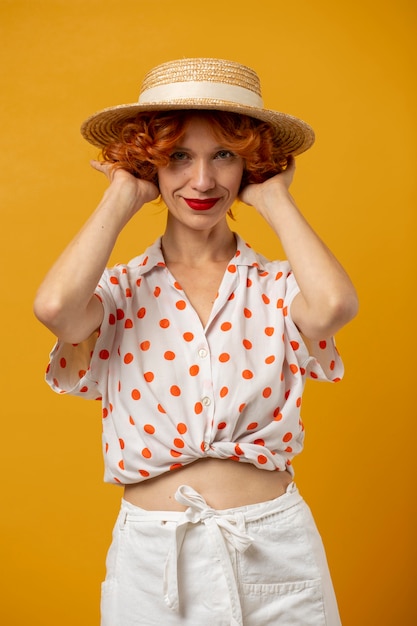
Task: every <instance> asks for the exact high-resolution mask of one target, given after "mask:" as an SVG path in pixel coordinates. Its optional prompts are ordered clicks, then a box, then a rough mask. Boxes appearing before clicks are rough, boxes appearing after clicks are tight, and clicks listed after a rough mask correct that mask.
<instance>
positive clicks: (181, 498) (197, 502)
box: [164, 483, 301, 626]
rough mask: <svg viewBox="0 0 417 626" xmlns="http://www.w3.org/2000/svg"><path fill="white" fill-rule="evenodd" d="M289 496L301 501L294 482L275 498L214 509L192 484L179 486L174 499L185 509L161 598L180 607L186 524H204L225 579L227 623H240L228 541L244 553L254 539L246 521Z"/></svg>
mask: <svg viewBox="0 0 417 626" xmlns="http://www.w3.org/2000/svg"><path fill="white" fill-rule="evenodd" d="M288 496H292V499H294V500H293V503H294V504H295V502H296V501H297V502H298V501H299V500H301V496H300V495H299V494H298V491H297V489H296V487H295V485H294V483H291V485H290V486H289V488H288V489H287V493H286V494H284V495H283V496H280V497H279V498H277V499H276V500H271V501H270V502H267V503H263V504H261V505H254V506H249V507H241V508H237V509H229V510H226V511H217V510H215V509H212V508H211V507H209V506H208V504H207V502H206V501H205V500H204V498H203V497H202V496H201V495H200V494H199V493H198V492H197V491H195V490H194V489H192V487H189V486H187V485H181V486H180V487H179V488H178V490H177V492H176V494H175V499H176V501H177V502H179V503H180V504H182V505H184V506H188V508H187V510H186V511H185V512H184V513H182V514H181V515H180V518H179V519H178V523H177V526H176V531H175V539H174V543H173V545H172V547H171V549H170V551H169V553H168V557H167V560H166V562H165V572H164V599H165V602H166V603H167V605H168V606H169V607H170V608H171V609H173V610H176V611H177V610H178V609H179V593H178V560H179V558H180V555H181V547H182V544H183V541H184V538H185V535H186V532H187V528H188V525H189V524H198V523H203V524H204V525H205V527H206V528H207V530H208V536H209V538H210V541H212V542H213V545H214V547H215V549H216V551H217V554H218V556H219V560H220V563H221V565H222V569H223V573H224V577H225V580H226V585H227V589H228V593H229V599H230V607H231V615H232V618H231V622H230V626H242V611H241V606H240V600H239V592H238V586H237V581H236V577H235V572H234V569H233V565H232V562H231V559H230V554H229V550H228V546H227V543H229V544H230V545H231V546H233V548H235V549H236V550H238V551H239V552H245V550H247V548H248V547H249V546H250V545H251V543H252V542H253V539H252V537H250V535H248V533H247V532H246V528H245V521H252V520H255V519H260V518H261V517H264V516H265V514H272V513H274V512H278V511H279V510H282V508H283V507H282V505H283V504H284V502H283V500H285V499H286V497H288ZM294 496H295V498H294ZM291 504H292V503H291ZM288 505H289V502H288V501H287V503H286V506H285V507H284V508H287V507H288Z"/></svg>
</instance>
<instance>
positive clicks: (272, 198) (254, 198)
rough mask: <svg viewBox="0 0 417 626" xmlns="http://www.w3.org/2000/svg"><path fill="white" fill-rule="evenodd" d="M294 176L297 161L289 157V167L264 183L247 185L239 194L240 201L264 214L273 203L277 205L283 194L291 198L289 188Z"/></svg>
mask: <svg viewBox="0 0 417 626" xmlns="http://www.w3.org/2000/svg"><path fill="white" fill-rule="evenodd" d="M294 174H295V159H294V157H292V156H290V157H288V163H287V167H286V169H285V170H284V171H283V172H280V173H279V174H276V176H273V177H272V178H268V180H265V181H264V182H263V183H258V184H250V185H247V186H246V187H245V188H244V189H243V190H242V191H241V193H240V194H239V199H240V200H241V201H242V202H244V203H245V204H248V205H250V206H253V207H255V208H256V209H257V211H259V213H261V214H264V211H263V209H264V208H266V207H268V205H271V203H272V204H273V205H276V203H277V199H279V198H280V197H281V196H282V194H284V196H287V197H289V196H290V193H289V188H290V186H291V183H292V181H293V178H294Z"/></svg>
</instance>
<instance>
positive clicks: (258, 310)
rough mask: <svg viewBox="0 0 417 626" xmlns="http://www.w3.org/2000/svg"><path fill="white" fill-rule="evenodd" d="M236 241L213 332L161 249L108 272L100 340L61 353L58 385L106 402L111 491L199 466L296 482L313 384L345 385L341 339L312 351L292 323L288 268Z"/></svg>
mask: <svg viewBox="0 0 417 626" xmlns="http://www.w3.org/2000/svg"><path fill="white" fill-rule="evenodd" d="M237 243H238V247H237V252H236V254H235V255H234V257H233V258H232V259H231V261H230V264H229V267H228V271H226V272H225V275H224V277H223V281H222V284H221V286H220V288H219V292H218V295H217V298H216V300H215V302H214V305H213V310H212V312H211V316H210V319H209V321H208V323H207V326H206V328H203V327H202V325H201V322H200V320H199V318H198V316H197V314H196V312H195V311H194V309H193V308H192V306H191V304H190V303H189V301H188V299H187V296H186V294H185V293H184V292H183V290H182V289H181V285H179V284H178V283H177V282H176V280H175V279H174V278H173V276H172V275H171V273H170V272H169V270H168V268H167V267H166V266H165V263H164V259H163V256H162V252H161V242H160V240H158V241H157V242H156V243H155V244H154V245H153V246H151V247H150V248H148V250H147V251H146V252H145V253H144V254H143V255H141V256H139V257H136V258H135V259H133V260H132V261H131V262H130V263H129V264H127V265H117V266H115V267H113V268H111V269H108V270H106V271H105V273H104V274H103V277H102V279H101V281H100V284H99V286H98V288H97V292H96V295H97V297H98V298H99V299H100V300H101V301H102V303H103V307H104V321H103V324H102V327H101V329H100V333H99V334H98V337H97V338H95V337H94V338H91V340H89V341H85V342H83V343H82V344H78V345H70V344H64V343H62V344H61V343H59V342H58V343H57V344H56V346H55V347H54V350H53V352H52V353H51V360H50V363H49V366H48V370H47V374H46V378H47V382H48V383H49V384H50V385H51V387H52V388H53V389H54V390H55V391H57V392H58V393H71V394H73V395H77V396H81V397H84V398H92V399H101V401H102V422H103V453H104V459H105V476H104V479H105V481H106V482H112V483H123V484H129V483H135V482H139V481H142V480H146V479H147V478H151V477H154V476H158V475H160V474H162V473H164V472H168V471H171V470H175V469H177V468H180V467H182V466H183V465H186V464H188V463H192V462H193V461H195V460H196V459H199V458H202V457H214V458H220V459H233V460H235V461H236V462H240V463H242V462H244V463H252V464H254V465H255V466H257V467H258V468H261V469H265V470H271V471H273V470H275V471H283V470H285V469H288V470H289V471H290V472H291V473H293V470H292V467H291V461H292V459H293V457H294V456H295V455H297V454H299V453H300V452H301V450H302V447H303V440H304V426H303V422H302V420H301V416H300V409H301V398H302V394H303V390H304V385H305V382H306V380H308V379H312V380H328V381H337V380H339V379H340V378H341V376H342V375H343V364H342V362H341V359H340V356H339V355H338V352H337V350H336V347H335V345H334V341H333V340H327V341H324V340H323V341H318V342H312V346H310V353H309V352H308V350H307V347H306V345H305V343H304V342H303V339H302V337H301V335H300V333H299V332H298V330H297V327H296V326H295V324H294V323H293V321H292V319H291V315H290V305H291V301H292V299H293V298H294V296H295V295H296V294H297V293H298V291H299V289H298V286H297V284H296V281H295V278H294V276H293V274H292V273H291V270H290V267H289V265H288V263H287V262H286V261H272V262H270V261H268V260H266V259H265V258H264V257H262V256H261V255H259V254H256V253H255V252H254V251H253V250H252V249H251V248H250V246H248V245H247V244H245V243H244V241H242V239H241V238H240V237H238V236H237Z"/></svg>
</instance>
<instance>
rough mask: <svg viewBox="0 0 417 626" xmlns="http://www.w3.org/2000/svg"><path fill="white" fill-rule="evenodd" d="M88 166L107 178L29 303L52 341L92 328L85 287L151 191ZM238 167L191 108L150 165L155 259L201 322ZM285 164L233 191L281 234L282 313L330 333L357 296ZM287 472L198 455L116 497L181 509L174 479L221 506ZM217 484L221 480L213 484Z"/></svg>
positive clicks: (265, 495)
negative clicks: (288, 302) (291, 277)
mask: <svg viewBox="0 0 417 626" xmlns="http://www.w3.org/2000/svg"><path fill="white" fill-rule="evenodd" d="M92 166H93V167H94V168H95V169H96V170H97V171H99V172H101V173H103V174H104V175H105V176H106V177H107V178H108V180H109V183H110V184H109V187H108V189H107V190H106V192H105V193H104V196H103V198H102V200H101V202H100V203H99V205H98V207H97V208H96V210H95V211H94V212H93V214H92V215H91V217H90V218H89V219H88V220H87V222H86V223H85V225H84V226H83V228H82V229H81V230H80V232H79V233H78V235H77V236H76V237H75V238H74V239H73V241H72V242H70V244H69V245H68V247H67V248H66V249H65V250H64V252H63V253H62V255H61V256H60V257H59V259H58V260H57V261H56V263H55V264H54V265H53V266H52V268H51V269H50V271H49V272H48V274H47V276H46V277H45V279H44V281H43V283H42V284H41V286H40V288H39V291H38V294H37V296H36V300H35V305H34V310H35V314H36V316H37V317H38V318H39V320H40V321H41V322H42V323H43V324H45V325H46V326H47V327H48V328H49V329H50V330H51V331H52V332H53V333H54V334H55V335H56V336H57V337H59V338H60V339H61V340H62V341H66V342H71V343H80V342H81V341H83V340H85V339H87V338H88V337H89V336H90V335H91V334H92V333H93V332H94V331H95V330H96V329H97V328H99V327H100V324H101V322H102V319H103V309H102V305H101V303H100V302H99V300H98V299H97V298H96V297H95V296H93V292H94V289H95V287H96V285H97V283H98V282H99V279H100V277H101V275H102V273H103V271H104V269H105V267H106V265H107V262H108V260H109V257H110V254H111V251H112V249H113V247H114V245H115V243H116V240H117V237H118V235H119V234H120V232H121V231H122V230H123V228H124V227H125V226H126V225H127V224H128V223H129V221H130V220H131V219H132V217H133V216H134V215H135V214H136V213H137V212H138V211H140V209H141V208H142V206H143V205H144V204H145V203H147V202H150V201H152V200H154V199H156V198H157V197H158V196H159V190H158V189H157V187H156V186H155V185H153V184H152V183H149V182H146V181H143V180H139V179H137V178H135V177H134V176H132V175H130V174H129V173H128V172H126V171H124V170H121V169H116V170H114V169H112V168H111V166H110V165H109V164H105V163H100V162H97V161H93V162H92ZM243 168H244V162H243V160H242V159H241V158H240V157H239V156H237V155H235V154H233V153H231V152H229V151H226V150H224V149H223V148H222V146H221V145H219V144H218V140H217V139H216V138H215V137H214V136H213V134H212V132H211V129H210V126H209V123H208V122H207V121H206V120H204V119H202V118H199V117H198V116H193V117H192V118H191V120H190V122H189V124H188V126H187V129H186V133H185V135H184V137H183V138H182V139H181V142H180V145H178V146H177V147H176V149H175V150H174V151H173V153H172V155H171V161H170V165H169V166H167V167H164V168H160V169H159V170H158V179H159V188H160V193H161V196H162V199H163V200H164V202H165V204H166V205H167V207H168V217H167V224H166V229H165V232H164V234H163V237H162V247H163V253H164V257H165V261H166V263H167V266H168V269H169V270H170V271H171V273H172V274H173V275H174V276H175V278H176V279H177V280H178V281H179V282H180V284H181V286H182V288H183V289H184V291H185V292H186V294H187V296H188V298H189V300H190V302H191V304H192V305H193V306H194V308H195V310H196V311H197V313H198V315H199V316H200V320H201V322H202V324H203V325H205V324H206V322H207V320H208V317H209V315H210V311H211V307H212V303H213V300H214V298H215V295H216V293H217V291H218V288H219V285H220V282H221V280H222V277H223V274H224V271H225V269H226V266H227V264H228V262H229V260H230V258H231V257H232V256H233V254H234V252H235V249H236V244H235V239H234V235H233V233H232V231H231V230H230V228H229V226H228V223H227V219H226V214H227V211H228V210H229V209H230V207H231V205H232V204H233V202H234V200H235V199H236V198H237V195H238V191H239V186H240V182H241V178H242V172H243ZM294 173H295V161H294V159H291V158H290V160H289V165H288V167H287V169H286V170H285V171H284V172H282V173H280V174H278V175H277V176H275V177H273V178H271V179H269V180H267V181H266V182H264V183H262V184H257V185H248V186H247V187H246V188H245V189H243V191H242V192H241V194H240V199H241V200H242V201H243V202H244V203H246V204H247V205H249V206H252V207H254V209H255V210H257V211H258V212H259V213H260V214H261V215H262V217H263V218H264V219H265V220H266V221H267V223H268V224H269V226H270V227H271V228H272V230H273V231H274V232H275V234H276V235H277V237H278V238H279V239H280V241H281V244H282V246H283V248H284V250H285V253H286V257H287V259H288V260H289V262H290V264H291V266H292V268H293V271H294V274H295V277H296V279H297V282H298V285H299V287H300V293H299V294H298V295H297V296H296V297H295V298H294V300H293V303H292V308H291V315H292V317H293V320H294V322H295V323H296V324H297V326H298V328H299V329H300V331H301V332H302V333H303V335H304V336H305V338H306V341H307V343H308V340H309V339H312V340H314V339H324V338H326V337H330V336H332V335H334V334H335V333H336V332H337V331H338V330H339V329H340V328H341V327H343V326H344V325H345V324H346V323H347V322H349V321H350V320H351V319H352V318H353V317H354V316H355V315H356V312H357V308H358V302H357V296H356V292H355V289H354V287H353V285H352V283H351V281H350V279H349V277H348V275H347V274H346V272H345V271H344V269H343V268H342V266H341V265H340V263H339V262H338V261H337V259H336V258H335V257H334V255H333V254H332V253H331V252H330V250H329V249H328V248H327V246H326V245H325V244H324V243H323V242H322V241H321V239H320V238H319V237H318V235H317V234H316V233H315V232H314V230H313V229H312V228H311V226H310V225H309V224H308V222H307V221H306V220H305V218H304V217H303V215H302V213H301V212H300V211H299V209H298V208H297V206H296V204H295V202H294V199H293V198H292V196H291V194H290V192H289V188H290V185H291V182H292V180H293V177H294ZM207 198H217V202H216V203H215V205H214V206H213V207H212V208H210V209H208V210H198V211H197V210H195V209H193V208H192V207H190V206H189V204H188V203H187V201H186V200H187V199H188V200H190V199H194V200H198V199H200V200H203V199H207ZM80 259H82V260H83V262H82V263H81V262H80ZM203 269H204V271H202V270H203ZM208 469H209V471H208ZM290 481H291V477H290V476H289V474H288V473H287V472H282V473H279V472H266V471H262V470H259V469H257V468H255V467H254V466H251V465H249V464H240V463H234V462H233V461H224V460H221V461H220V460H216V459H206V460H203V461H198V462H196V463H192V464H191V465H188V466H187V467H185V468H182V469H181V471H179V472H171V473H169V474H165V475H163V476H160V477H158V478H157V479H152V480H148V481H144V482H141V483H138V484H136V485H129V486H127V487H126V488H125V497H126V499H127V500H129V501H130V502H132V503H133V504H137V505H139V506H142V507H143V508H149V509H181V507H180V505H178V504H177V503H176V501H175V500H174V499H173V494H174V493H175V491H176V488H177V487H178V486H179V485H180V484H184V483H187V484H190V485H191V486H193V487H194V488H195V489H197V490H198V491H199V492H200V493H201V494H202V495H203V496H205V497H206V499H207V501H208V502H209V503H210V504H211V506H213V507H215V508H227V507H231V506H241V505H244V504H250V503H252V502H258V501H262V500H268V499H271V498H274V497H276V496H278V495H280V494H281V493H284V491H285V488H286V486H287V485H288V483H289V482H290ZM218 484H222V490H221V493H218V490H217V488H216V485H218Z"/></svg>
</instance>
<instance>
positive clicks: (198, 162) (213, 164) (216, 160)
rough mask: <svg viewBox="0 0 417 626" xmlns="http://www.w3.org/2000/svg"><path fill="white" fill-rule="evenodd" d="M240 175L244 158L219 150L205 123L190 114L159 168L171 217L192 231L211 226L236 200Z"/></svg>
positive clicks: (225, 150) (221, 148)
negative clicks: (181, 134) (175, 143)
mask: <svg viewBox="0 0 417 626" xmlns="http://www.w3.org/2000/svg"><path fill="white" fill-rule="evenodd" d="M242 174H243V159H242V158H241V157H239V156H237V155H236V154H234V153H233V152H230V151H229V150H227V149H225V148H224V147H222V145H221V144H220V143H219V140H218V139H216V137H215V136H214V135H213V132H212V130H211V126H210V123H209V122H208V121H207V120H205V119H204V118H202V117H199V116H198V115H196V116H194V115H193V116H192V117H191V118H190V121H189V122H188V124H187V126H186V130H185V134H184V135H183V137H182V138H181V139H180V141H179V142H178V144H177V145H176V146H175V148H174V149H173V150H172V152H171V154H170V163H169V165H168V166H166V167H161V168H158V180H159V189H160V192H161V195H162V198H163V200H164V202H165V204H166V205H167V207H168V210H169V213H170V218H171V219H172V218H174V219H176V220H178V221H180V222H182V223H184V224H187V225H188V226H190V227H192V228H198V229H202V228H210V227H211V226H214V225H215V224H216V223H217V222H219V221H220V220H222V219H224V218H225V216H226V213H227V211H228V210H229V209H230V207H231V206H232V204H233V202H234V200H235V199H236V197H237V195H238V192H239V187H240V183H241V180H242Z"/></svg>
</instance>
